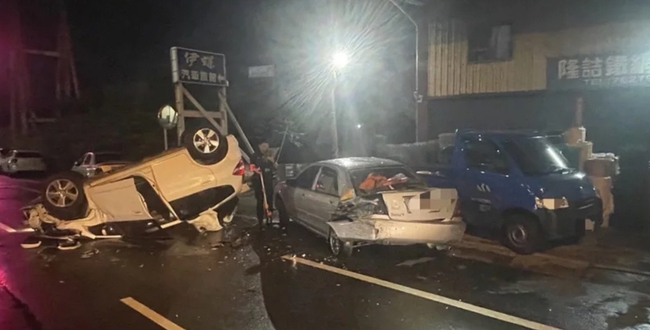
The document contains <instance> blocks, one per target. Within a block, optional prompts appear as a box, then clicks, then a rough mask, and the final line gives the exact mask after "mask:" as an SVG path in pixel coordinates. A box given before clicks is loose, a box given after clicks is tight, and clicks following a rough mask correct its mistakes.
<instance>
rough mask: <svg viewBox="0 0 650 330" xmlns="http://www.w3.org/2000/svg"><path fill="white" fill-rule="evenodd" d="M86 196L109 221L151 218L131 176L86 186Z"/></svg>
mask: <svg viewBox="0 0 650 330" xmlns="http://www.w3.org/2000/svg"><path fill="white" fill-rule="evenodd" d="M86 193H87V195H88V197H89V198H90V199H91V200H92V201H93V203H94V204H95V206H96V207H97V209H98V210H100V211H101V212H103V213H105V214H106V215H107V217H108V219H109V220H110V221H138V220H148V219H151V214H149V211H148V210H147V205H146V204H145V202H144V199H143V198H142V196H141V195H140V193H138V191H137V189H136V187H135V181H134V179H133V178H128V179H124V180H120V181H117V182H112V183H107V184H102V185H98V186H95V187H87V191H86Z"/></svg>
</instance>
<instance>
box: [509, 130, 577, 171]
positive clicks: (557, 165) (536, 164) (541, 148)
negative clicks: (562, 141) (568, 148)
mask: <svg viewBox="0 0 650 330" xmlns="http://www.w3.org/2000/svg"><path fill="white" fill-rule="evenodd" d="M503 147H504V148H505V149H506V151H507V152H508V153H509V154H510V156H511V157H512V158H513V160H514V161H515V162H516V163H517V165H519V168H520V169H521V171H522V173H523V174H524V175H544V174H551V173H563V172H568V171H570V170H571V169H570V168H569V164H568V161H567V160H566V158H564V155H562V152H560V150H558V149H557V148H556V147H555V146H553V145H552V144H551V143H549V142H548V140H546V139H545V138H543V137H531V138H524V139H513V140H509V141H506V142H505V143H503Z"/></svg>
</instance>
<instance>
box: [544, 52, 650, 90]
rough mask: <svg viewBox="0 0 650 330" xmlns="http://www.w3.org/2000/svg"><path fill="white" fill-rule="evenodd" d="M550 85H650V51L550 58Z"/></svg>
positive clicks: (557, 87) (558, 87)
mask: <svg viewBox="0 0 650 330" xmlns="http://www.w3.org/2000/svg"><path fill="white" fill-rule="evenodd" d="M547 85H548V89H554V90H558V89H560V90H562V89H594V88H609V87H624V86H650V53H644V54H611V55H591V56H574V57H562V58H549V59H548V62H547Z"/></svg>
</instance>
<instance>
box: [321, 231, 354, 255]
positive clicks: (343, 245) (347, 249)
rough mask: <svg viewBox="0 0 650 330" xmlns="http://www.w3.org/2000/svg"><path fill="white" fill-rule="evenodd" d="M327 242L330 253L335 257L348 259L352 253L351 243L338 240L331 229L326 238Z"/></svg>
mask: <svg viewBox="0 0 650 330" xmlns="http://www.w3.org/2000/svg"><path fill="white" fill-rule="evenodd" d="M327 242H328V243H329V246H330V251H331V252H332V254H333V255H335V256H337V257H349V256H351V255H352V252H353V251H354V248H353V247H352V242H343V241H341V239H339V237H338V236H336V233H335V232H334V231H333V230H331V229H330V233H329V235H328V237H327Z"/></svg>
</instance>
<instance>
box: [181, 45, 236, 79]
mask: <svg viewBox="0 0 650 330" xmlns="http://www.w3.org/2000/svg"><path fill="white" fill-rule="evenodd" d="M171 61H172V80H173V82H174V83H178V82H181V83H188V84H201V85H212V86H227V85H228V80H227V79H226V56H225V55H224V54H219V53H210V52H204V51H201V50H195V49H188V48H180V47H172V49H171Z"/></svg>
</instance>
